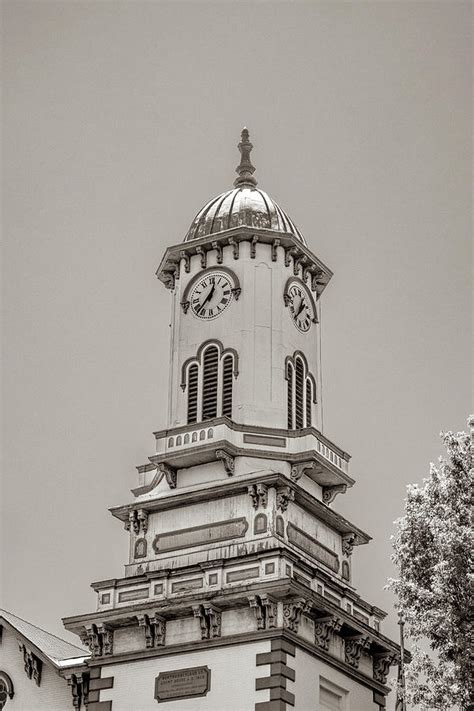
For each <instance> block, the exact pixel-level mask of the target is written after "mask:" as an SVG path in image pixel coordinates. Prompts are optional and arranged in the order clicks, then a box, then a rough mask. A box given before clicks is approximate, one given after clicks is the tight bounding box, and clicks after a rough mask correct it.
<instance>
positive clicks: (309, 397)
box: [305, 378, 313, 427]
mask: <svg viewBox="0 0 474 711" xmlns="http://www.w3.org/2000/svg"><path fill="white" fill-rule="evenodd" d="M312 400H313V385H312V383H311V380H310V379H309V378H306V423H305V424H306V427H311V419H312V418H311V410H312V407H311V403H312Z"/></svg>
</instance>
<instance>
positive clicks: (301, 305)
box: [296, 299, 304, 318]
mask: <svg viewBox="0 0 474 711" xmlns="http://www.w3.org/2000/svg"><path fill="white" fill-rule="evenodd" d="M303 309H304V299H301V304H300V308H299V309H298V313H297V314H296V318H298V316H299V315H300V313H301V312H302V311H303Z"/></svg>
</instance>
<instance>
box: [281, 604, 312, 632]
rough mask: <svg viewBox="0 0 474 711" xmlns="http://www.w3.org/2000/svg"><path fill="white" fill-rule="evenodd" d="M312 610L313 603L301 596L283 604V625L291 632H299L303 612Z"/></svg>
mask: <svg viewBox="0 0 474 711" xmlns="http://www.w3.org/2000/svg"><path fill="white" fill-rule="evenodd" d="M310 610H311V603H310V602H309V601H308V600H305V598H303V597H300V598H296V599H295V600H292V601H291V602H287V603H285V604H284V605H283V626H284V627H286V628H287V629H289V630H290V631H291V632H295V633H296V632H298V625H299V623H300V620H301V615H302V614H303V612H309V611H310Z"/></svg>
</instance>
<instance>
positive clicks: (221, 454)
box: [216, 449, 235, 476]
mask: <svg viewBox="0 0 474 711" xmlns="http://www.w3.org/2000/svg"><path fill="white" fill-rule="evenodd" d="M216 459H220V460H221V461H222V462H223V464H224V469H225V470H226V472H227V474H228V476H233V475H234V470H235V457H233V456H232V455H231V454H229V452H226V451H225V449H216Z"/></svg>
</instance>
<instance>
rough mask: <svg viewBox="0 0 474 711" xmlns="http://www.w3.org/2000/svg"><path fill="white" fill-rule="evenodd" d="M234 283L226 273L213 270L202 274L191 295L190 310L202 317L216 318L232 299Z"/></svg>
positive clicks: (207, 318)
mask: <svg viewBox="0 0 474 711" xmlns="http://www.w3.org/2000/svg"><path fill="white" fill-rule="evenodd" d="M233 288H234V284H233V283H232V280H231V278H230V277H229V275H228V274H225V273H224V272H219V271H213V272H210V273H208V274H205V275H204V276H202V277H201V278H200V279H199V280H198V281H197V282H196V284H195V286H194V288H193V290H192V292H191V296H190V302H191V310H192V312H193V313H194V314H195V316H198V318H202V319H206V320H209V319H212V318H217V316H220V314H221V313H222V312H223V311H224V310H225V309H226V308H227V307H228V306H229V304H230V302H231V301H232V297H233V292H232V289H233Z"/></svg>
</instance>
